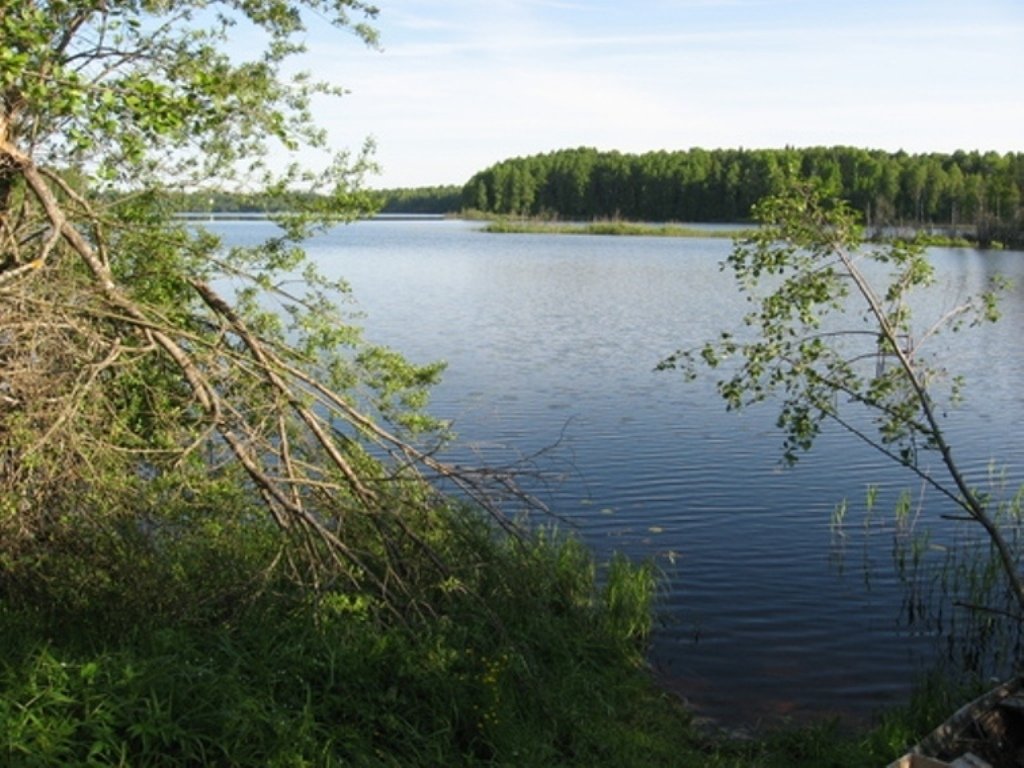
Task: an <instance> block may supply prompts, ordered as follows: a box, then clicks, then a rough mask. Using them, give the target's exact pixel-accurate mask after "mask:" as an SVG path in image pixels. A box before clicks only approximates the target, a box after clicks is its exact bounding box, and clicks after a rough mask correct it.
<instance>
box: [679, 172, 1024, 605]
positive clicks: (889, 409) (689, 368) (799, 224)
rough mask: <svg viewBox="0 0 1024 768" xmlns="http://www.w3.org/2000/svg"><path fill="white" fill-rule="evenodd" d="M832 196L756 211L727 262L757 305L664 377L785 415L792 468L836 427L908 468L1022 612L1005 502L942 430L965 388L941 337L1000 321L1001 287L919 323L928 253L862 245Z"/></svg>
mask: <svg viewBox="0 0 1024 768" xmlns="http://www.w3.org/2000/svg"><path fill="white" fill-rule="evenodd" d="M822 187H823V185H821V184H820V183H819V184H816V183H811V182H794V183H793V184H792V185H791V186H789V187H788V188H786V189H785V190H784V191H783V192H782V193H781V194H779V195H776V196H773V197H769V198H766V199H765V200H763V201H762V202H760V203H758V204H757V206H755V209H754V210H755V213H756V216H757V219H758V220H759V221H760V223H761V226H760V227H759V228H757V229H756V230H753V231H752V232H751V233H749V234H746V235H744V236H743V237H742V238H740V239H738V240H737V241H736V244H735V247H734V249H733V252H732V254H731V256H730V257H729V258H728V260H727V262H726V264H725V265H723V267H727V268H729V269H731V270H732V273H733V275H734V276H735V278H736V281H737V284H738V286H739V288H740V290H741V291H743V292H744V293H746V295H747V299H748V301H749V302H750V304H751V311H750V313H749V314H748V315H747V316H746V317H745V318H744V324H745V326H746V328H745V330H744V331H743V332H742V333H734V332H729V331H727V332H723V333H722V335H721V337H720V338H719V339H718V340H716V341H715V342H712V343H708V344H706V345H705V346H704V347H702V348H700V349H697V350H687V351H682V352H679V353H677V354H676V355H674V356H672V357H670V358H668V359H667V360H665V361H664V362H663V363H662V367H663V368H675V367H682V368H683V370H684V371H685V372H686V373H687V374H688V375H690V376H695V375H697V373H698V371H699V370H700V369H702V368H710V369H712V370H715V371H718V372H720V373H721V378H720V379H719V381H718V390H719V393H720V394H721V396H722V397H723V399H724V400H725V402H726V404H727V406H728V408H730V409H732V410H738V409H742V408H747V407H749V406H752V405H754V404H757V403H762V402H770V403H772V404H774V405H777V407H778V409H779V415H778V426H779V427H780V428H781V430H782V431H783V434H784V435H785V442H784V456H785V458H786V460H788V461H790V462H792V461H796V460H797V458H798V456H799V454H800V453H801V452H803V451H807V450H810V449H811V447H812V446H813V445H814V442H815V440H816V439H817V438H818V436H819V435H820V433H821V430H822V427H823V425H824V424H825V423H826V422H832V423H836V424H838V425H839V426H840V427H841V428H842V429H844V430H845V431H847V432H848V433H850V434H852V435H854V436H856V437H857V438H859V439H860V440H863V441H865V442H866V443H867V444H869V445H871V446H872V447H874V448H875V449H877V450H878V451H879V452H880V453H881V454H883V455H884V456H886V457H888V458H889V459H891V460H892V461H894V462H896V463H897V464H899V465H901V466H903V467H906V468H907V469H908V470H909V471H910V472H912V473H914V474H915V475H917V476H918V477H919V478H920V480H921V481H922V482H923V483H925V484H926V485H927V486H929V487H931V488H933V489H935V490H937V491H938V492H939V493H940V494H941V496H943V497H944V498H945V499H946V500H947V501H948V502H951V503H952V504H953V505H955V506H954V508H955V509H957V510H959V513H960V514H961V515H963V516H964V518H965V519H966V520H968V521H970V522H972V523H974V524H977V525H978V526H980V527H981V529H983V530H984V532H985V535H986V536H987V538H988V540H989V542H990V543H991V545H992V547H993V548H994V551H995V554H996V557H997V559H998V562H999V563H1000V565H1001V568H1002V573H1003V575H1004V577H1005V582H1006V584H1007V585H1008V588H1009V591H1010V593H1011V594H1012V596H1013V599H1014V600H1015V601H1016V603H1017V605H1018V608H1019V609H1020V610H1021V611H1022V612H1024V584H1022V581H1021V577H1020V574H1019V570H1018V557H1019V553H1018V552H1017V551H1016V550H1015V548H1014V547H1013V546H1012V545H1011V543H1010V542H1011V541H1012V537H1011V536H1007V534H1006V532H1005V531H1004V530H1003V529H1002V528H1001V527H1000V522H999V520H998V515H997V510H998V500H997V499H994V498H992V497H991V496H989V495H988V494H986V493H985V492H983V490H981V489H980V488H979V486H978V484H977V480H978V478H973V479H972V478H970V477H968V476H967V475H966V474H965V473H964V472H963V471H962V469H961V466H960V465H959V464H958V462H957V460H956V458H955V456H954V451H953V446H952V445H951V444H950V443H949V441H948V440H947V436H946V433H945V431H944V429H943V413H944V409H945V407H946V405H947V404H948V401H949V400H955V399H956V398H957V397H958V394H959V390H960V381H959V379H957V378H955V377H950V375H949V374H948V373H947V372H946V371H945V370H944V369H943V368H942V366H941V364H940V362H939V361H938V360H936V359H935V358H934V357H933V356H932V355H931V354H930V350H931V348H932V346H933V344H932V342H933V340H934V338H935V337H936V335H938V334H939V333H941V332H952V331H958V330H960V329H962V328H965V327H966V326H976V325H980V324H984V323H988V322H994V321H995V320H996V319H997V318H998V307H997V295H998V292H999V290H1000V289H1001V288H1002V284H1001V281H999V280H998V279H996V280H994V282H993V285H992V286H991V287H990V290H988V291H986V292H984V293H982V294H980V295H977V296H971V297H966V298H965V299H963V301H962V302H961V303H960V304H958V305H956V306H953V307H950V308H948V309H947V310H946V311H944V312H943V313H942V314H941V315H940V316H939V317H937V318H934V319H933V320H931V321H930V322H922V321H921V320H920V318H918V317H916V316H914V314H913V313H912V311H911V308H912V306H913V304H914V298H915V296H916V295H917V294H919V293H920V292H921V291H923V290H925V289H926V288H927V286H928V285H929V284H930V283H931V282H932V280H933V270H932V266H931V264H930V263H929V261H928V257H927V254H926V253H925V249H924V246H923V245H922V244H920V243H918V242H902V241H899V242H894V243H891V244H888V245H885V246H876V247H870V246H865V245H864V243H863V238H862V228H861V226H860V225H859V224H858V216H857V214H856V212H855V211H854V210H853V209H852V208H851V207H850V206H849V205H848V204H847V203H845V202H840V201H837V200H836V199H835V198H834V197H833V196H832V195H831V194H830V193H829V190H827V189H823V188H822ZM936 457H937V459H938V461H937V462H936V461H934V459H935V458H936ZM947 509H948V507H947Z"/></svg>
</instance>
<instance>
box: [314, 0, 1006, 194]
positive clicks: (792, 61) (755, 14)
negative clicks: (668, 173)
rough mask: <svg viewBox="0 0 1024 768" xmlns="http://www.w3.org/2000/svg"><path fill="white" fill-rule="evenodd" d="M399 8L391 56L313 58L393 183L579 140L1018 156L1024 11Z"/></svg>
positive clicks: (331, 120) (326, 53)
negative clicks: (373, 142) (345, 90)
mask: <svg viewBox="0 0 1024 768" xmlns="http://www.w3.org/2000/svg"><path fill="white" fill-rule="evenodd" d="M392 6H393V9H392V10H391V11H389V10H388V6H387V5H385V11H384V15H382V17H381V25H382V32H383V36H384V47H385V52H384V53H383V54H376V53H367V52H365V51H362V50H357V49H356V48H355V47H354V46H352V45H350V44H349V45H346V46H340V45H334V44H327V43H326V42H325V41H324V40H321V39H314V40H313V50H312V56H313V60H314V61H316V62H319V64H318V65H317V66H315V67H314V69H315V71H316V72H317V73H318V74H322V75H327V76H330V77H334V76H337V77H338V78H342V79H343V80H344V82H343V84H344V85H346V86H348V87H350V88H351V89H352V91H353V93H352V95H351V96H350V97H348V98H346V99H344V100H342V101H341V102H340V103H338V104H336V105H333V106H331V107H324V109H323V110H322V111H321V115H322V117H323V118H324V120H325V121H326V122H327V123H328V127H329V128H330V130H331V135H332V137H335V138H336V139H337V140H338V141H339V142H341V143H349V144H353V143H358V141H359V140H361V138H362V137H363V136H364V135H367V134H372V135H374V136H376V138H377V141H378V145H379V159H380V160H381V162H382V164H383V165H384V166H385V175H384V176H383V177H382V178H381V179H379V180H378V181H377V183H378V184H381V185H385V186H405V185H418V184H433V183H461V182H463V181H465V180H466V179H467V178H468V177H469V176H470V175H471V174H472V173H473V172H475V171H477V170H480V169H482V168H483V167H485V166H487V165H489V164H491V163H493V162H496V161H497V160H500V159H503V158H505V157H508V156H512V155H517V154H527V153H532V152H539V151H548V150H554V149H558V148H562V147H570V146H580V145H595V146H599V147H602V148H608V149H610V148H616V149H620V150H623V151H644V150H647V149H662V148H666V149H672V148H685V147H689V146H696V145H702V146H709V147H710V146H740V145H742V146H747V147H753V146H781V145H783V144H793V145H805V144H831V143H844V144H857V145H863V146H872V147H880V148H886V149H897V148H901V147H902V148H905V149H907V150H909V151H928V150H933V149H935V150H952V149H956V148H965V149H975V148H977V149H997V150H1000V151H1006V150H1010V149H1016V150H1020V149H1021V148H1022V147H1021V143H1022V138H1024V137H1022V136H1021V134H1020V131H1019V126H1020V125H1021V124H1022V122H1024V111H1022V110H1024V108H1022V106H1021V101H1020V100H1017V99H1015V98H1012V96H1013V94H1016V93H1017V92H1018V91H1019V87H1018V85H1017V78H1018V73H1019V71H1021V70H1022V69H1024V53H1022V52H1021V50H1020V49H1021V46H1019V40H1021V39H1024V8H1021V7H1017V8H1018V9H1017V10H1016V11H1014V10H1012V9H1011V6H1010V5H1007V4H1003V3H1001V2H1000V0H977V2H976V3H975V6H974V11H975V12H974V13H973V14H972V16H971V19H965V18H963V16H962V14H961V13H960V12H959V10H957V9H958V8H959V6H958V5H956V4H950V3H946V2H944V0H931V2H930V3H926V2H923V0H910V1H908V2H906V3H903V4H899V5H893V4H891V3H887V2H886V0H862V2H861V3H859V4H858V5H857V6H855V7H854V6H844V7H843V8H842V9H840V5H839V4H831V3H830V4H821V3H810V2H808V0H791V1H790V2H779V1H778V0H773V1H771V2H769V1H768V0H737V1H736V2H714V0H693V1H683V2H680V1H679V0H676V2H668V1H667V0H665V1H661V0H638V2H636V3H633V4H631V5H629V6H628V7H627V6H624V5H622V4H621V3H619V4H613V3H611V2H607V3H605V2H601V1H600V0H597V1H595V2H589V3H583V2H574V1H573V0H566V1H564V2H563V1H559V0H488V2H486V3H484V2H475V1H474V2H471V1H470V0H447V2H444V3H441V2H438V0H395V2H394V3H392ZM925 10H929V11H930V13H925ZM796 11H800V13H798V14H795V12H796ZM954 11H955V12H954ZM912 12H916V13H917V14H918V15H919V19H918V23H915V24H898V23H895V22H897V21H899V19H897V18H896V16H897V14H900V16H901V17H903V16H904V15H905V14H908V13H912ZM389 13H390V15H389Z"/></svg>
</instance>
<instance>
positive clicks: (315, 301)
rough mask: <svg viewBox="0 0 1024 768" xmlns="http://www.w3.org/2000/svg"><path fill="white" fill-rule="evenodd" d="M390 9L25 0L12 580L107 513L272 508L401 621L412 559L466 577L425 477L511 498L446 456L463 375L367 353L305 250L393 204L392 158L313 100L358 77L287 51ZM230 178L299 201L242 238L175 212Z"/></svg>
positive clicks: (336, 575)
mask: <svg viewBox="0 0 1024 768" xmlns="http://www.w3.org/2000/svg"><path fill="white" fill-rule="evenodd" d="M374 14H375V9H373V8H372V7H371V6H369V5H367V4H365V3H363V2H360V1H359V0H300V1H299V2H285V0H245V2H241V1H240V0H224V1H223V2H207V0H168V1H167V2H156V1H151V0H143V1H142V2H136V1H135V0H131V1H127V0H125V1H122V0H108V1H106V2H97V1H96V0H30V1H28V2H26V1H25V0H0V28H2V30H3V32H2V35H3V46H2V49H0V541H2V544H0V568H2V569H3V570H2V571H0V575H2V576H3V578H0V585H2V584H3V583H4V582H5V581H7V582H9V581H10V580H12V579H16V578H17V575H18V573H19V568H20V567H23V566H26V564H30V563H32V562H34V561H35V560H34V558H37V556H38V554H39V551H40V547H42V548H43V549H45V548H46V547H47V546H49V545H52V544H53V543H54V542H58V541H62V542H64V544H63V545H68V544H67V543H68V542H69V541H74V540H75V536H74V535H73V532H74V531H75V530H81V529H82V527H83V526H92V527H99V528H106V529H109V528H110V526H111V525H115V522H116V521H117V520H122V519H123V520H127V521H128V522H127V525H128V526H129V529H131V530H138V529H139V528H140V526H141V528H142V529H143V530H145V531H148V532H149V533H150V534H152V536H151V538H152V539H153V540H157V539H159V535H160V532H161V531H164V532H167V535H169V536H173V535H174V533H173V531H174V530H175V527H178V528H179V529H180V527H181V526H190V525H197V524H199V521H201V520H205V519H207V518H208V517H209V516H210V515H211V514H213V516H214V518H215V517H216V514H225V515H232V516H234V517H235V518H236V519H238V518H241V519H243V520H244V519H245V518H246V517H250V518H252V516H254V515H257V514H266V515H269V516H270V517H272V518H273V520H274V521H276V523H277V525H278V526H279V527H280V529H281V530H282V531H284V532H285V534H286V536H285V537H283V541H285V542H286V545H282V550H281V558H280V559H279V562H280V563H282V564H287V565H288V566H289V567H290V569H291V571H292V573H293V574H294V575H295V576H297V577H300V578H302V579H303V580H305V581H313V582H314V583H330V584H336V585H342V586H344V587H346V588H353V589H357V590H364V591H367V592H368V593H370V594H373V595H375V596H376V598H377V599H379V600H380V601H381V603H382V604H383V605H386V606H389V607H391V608H392V609H393V610H395V611H396V612H399V613H400V612H401V611H400V610H399V609H398V607H397V606H398V605H399V604H412V605H414V607H415V606H416V605H417V603H416V599H415V597H414V596H413V595H412V593H411V590H410V588H409V585H410V584H412V583H413V582H414V581H415V578H414V576H415V574H412V573H410V569H412V568H424V567H426V568H428V569H433V572H434V575H433V576H431V577H430V578H434V577H436V578H438V579H443V578H445V568H444V564H443V563H442V562H440V561H438V560H437V558H433V557H432V555H431V552H432V548H431V545H430V541H429V540H428V539H429V530H430V527H429V524H428V522H424V521H429V520H431V519H434V516H436V514H437V504H436V503H435V499H434V494H433V491H432V490H431V489H430V486H429V485H428V484H427V483H426V482H425V478H426V477H427V476H438V475H440V476H443V477H445V478H447V479H449V480H451V481H453V482H454V483H455V484H456V485H457V486H459V487H461V488H462V489H463V490H465V491H466V492H467V493H469V494H470V495H471V496H473V497H474V498H477V499H478V500H480V501H482V502H484V503H487V501H488V499H489V498H490V497H489V496H488V495H487V494H486V493H485V492H484V490H483V488H482V484H481V482H480V478H479V477H474V476H472V475H469V474H466V473H454V472H452V471H451V470H450V469H449V468H448V467H446V466H444V465H443V464H441V463H440V462H438V461H436V460H435V459H434V458H433V456H432V454H431V452H430V450H429V449H430V448H431V447H432V446H433V445H434V444H435V443H436V440H437V439H438V438H439V437H441V434H440V433H439V432H434V433H433V435H434V436H433V437H430V435H431V434H432V433H431V430H436V428H437V427H439V426H440V425H437V424H434V423H432V422H430V420H428V419H426V417H424V416H423V415H422V413H421V412H420V411H419V406H420V405H422V403H423V401H424V398H425V393H426V391H427V389H428V388H429V386H430V385H431V384H432V383H433V382H434V381H435V380H436V378H437V376H438V374H439V373H440V370H441V366H440V365H428V366H415V365H411V364H409V363H408V362H406V361H404V360H403V359H402V358H401V357H400V356H399V355H397V354H396V353H394V352H391V351H390V350H384V349H380V348H376V347H373V346H371V345H368V344H366V343H365V342H364V341H363V340H362V339H361V336H360V334H359V331H358V329H356V328H355V327H354V326H353V325H352V324H351V322H350V320H349V318H348V317H346V314H345V311H344V299H345V293H346V286H345V285H344V284H343V283H340V282H337V281H331V280H328V279H325V278H324V277H323V276H322V275H321V274H320V273H319V272H318V271H317V269H316V267H315V265H313V264H311V263H310V262H309V261H308V260H307V259H306V257H305V254H304V252H303V251H302V250H301V248H300V247H299V245H300V243H301V241H302V240H303V239H304V238H305V237H307V236H308V235H310V234H311V233H313V232H315V231H317V230H318V229H320V228H323V227H326V226H332V225H334V224H335V223H336V222H337V221H338V219H339V218H351V217H354V216H357V215H362V214H364V213H366V212H368V211H369V210H371V206H372V199H371V197H369V196H368V195H367V194H365V193H363V192H362V191H361V189H360V183H361V179H362V176H363V174H364V173H365V172H366V171H367V170H368V169H370V168H371V167H372V159H371V156H370V154H369V148H364V149H363V150H362V151H360V152H358V153H356V154H355V155H352V154H348V153H342V154H338V155H331V154H330V153H329V152H328V151H327V148H326V146H325V137H324V135H323V133H322V132H321V131H320V130H319V129H317V127H316V126H315V125H314V124H313V122H312V120H311V116H310V111H309V107H310V102H311V99H312V98H313V97H314V96H317V95H324V94H328V95H329V94H332V93H336V92H337V89H336V87H335V86H332V85H328V84H325V83H321V82H318V81H316V80H314V79H312V78H310V77H309V76H308V75H307V74H302V73H300V74H297V75H294V76H286V75H285V71H286V65H289V62H290V60H291V59H292V58H293V57H294V56H296V55H298V54H301V52H302V42H301V41H302V38H303V35H304V33H305V24H306V22H307V20H308V19H310V18H313V19H314V20H315V21H316V23H318V24H319V23H321V21H323V20H328V21H330V23H331V24H333V25H335V26H337V27H349V28H350V29H351V30H353V31H354V32H355V33H356V35H357V36H358V37H360V38H362V40H363V41H365V42H367V43H371V44H372V43H373V42H374V33H373V31H372V29H371V28H370V27H368V26H367V25H366V22H368V21H370V20H372V17H373V15H374ZM236 35H244V40H245V41H246V43H247V44H246V45H245V47H244V50H241V49H240V47H239V46H233V45H231V40H232V39H234V37H235V36H236ZM253 41H256V42H258V44H251V45H250V43H252V42H253ZM268 157H278V158H280V157H290V158H292V159H296V158H305V157H311V158H314V162H316V164H317V166H318V167H317V168H316V169H314V170H313V171H310V170H308V169H305V168H303V167H301V166H300V165H299V164H298V163H297V162H292V163H290V164H287V165H284V166H282V167H276V168H275V167H270V166H268V164H267V158H268ZM227 185H230V186H233V187H234V188H236V189H250V190H252V191H253V192H255V193H258V194H259V195H260V196H261V198H263V199H270V200H273V201H275V202H276V203H277V206H276V207H277V208H279V209H281V210H284V211H287V213H282V214H280V215H279V216H278V218H277V221H278V223H279V224H280V227H281V229H280V234H279V235H278V236H276V237H274V238H272V239H271V240H269V241H268V242H266V243H263V244H261V245H259V246H257V247H252V248H230V249H228V248H226V247H224V246H223V245H222V244H221V243H220V241H219V240H218V239H217V238H216V237H213V236H212V235H210V234H209V233H206V232H203V231H202V230H196V229H193V228H191V227H189V226H188V225H186V224H185V223H183V222H181V221H179V220H177V219H175V218H174V217H173V211H174V208H175V206H174V203H173V199H174V198H173V195H169V193H168V190H171V191H172V192H173V190H175V189H178V190H182V191H185V192H188V193H196V192H199V191H201V190H203V189H207V188H221V187H224V186H227ZM416 434H419V435H420V437H415V435H416ZM117 525H121V526H122V527H123V524H122V523H117V524H116V525H115V528H116V527H117ZM66 532H71V533H72V535H65V533H66ZM47 542H49V543H50V544H47ZM63 545H62V546H63ZM409 553H416V557H409V556H408V555H409ZM414 564H415V565H414ZM429 580H430V579H428V581H429Z"/></svg>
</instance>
